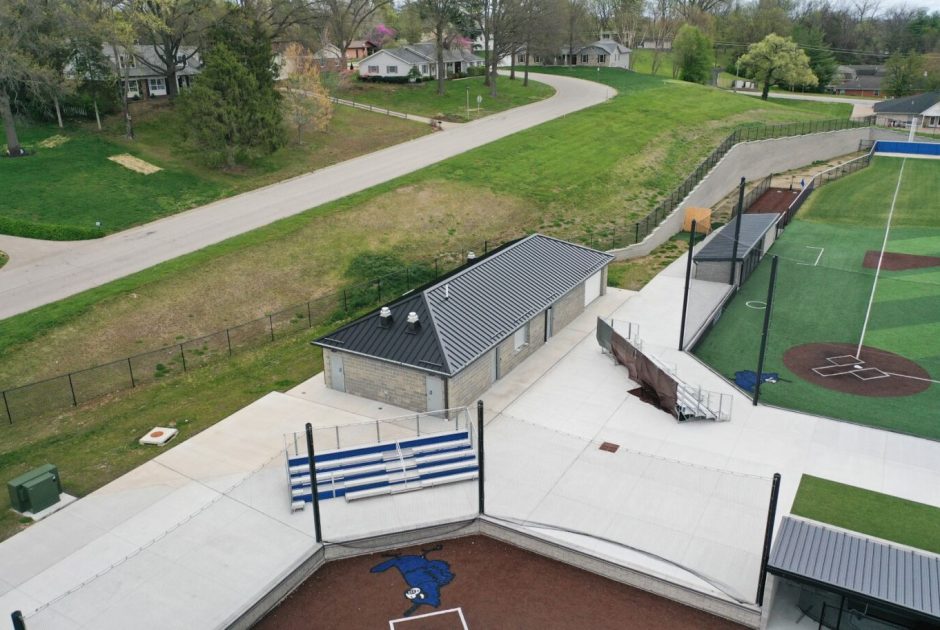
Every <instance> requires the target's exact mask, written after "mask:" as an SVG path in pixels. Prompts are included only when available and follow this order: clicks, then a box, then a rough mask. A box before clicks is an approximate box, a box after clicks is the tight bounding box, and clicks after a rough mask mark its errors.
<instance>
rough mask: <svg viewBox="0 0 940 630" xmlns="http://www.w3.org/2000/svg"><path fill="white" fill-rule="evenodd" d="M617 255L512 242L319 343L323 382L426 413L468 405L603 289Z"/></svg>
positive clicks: (552, 243)
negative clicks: (609, 264) (609, 266)
mask: <svg viewBox="0 0 940 630" xmlns="http://www.w3.org/2000/svg"><path fill="white" fill-rule="evenodd" d="M612 258H613V257H612V256H610V255H609V254H606V253H604V252H599V251H595V250H593V249H588V248H586V247H581V246H580V245H575V244H573V243H568V242H565V241H560V240H557V239H554V238H550V237H547V236H542V235H540V234H533V235H531V236H528V237H526V238H523V239H520V240H518V241H514V242H513V243H510V244H508V245H505V246H503V247H501V248H499V249H497V250H495V251H493V252H491V253H490V254H489V255H487V256H485V257H483V258H480V259H479V260H476V261H472V262H470V263H468V264H467V265H464V266H463V267H461V268H460V269H458V270H457V271H455V272H454V273H452V274H450V275H448V276H447V277H445V278H443V279H440V280H438V281H435V282H434V283H433V284H430V285H428V286H426V287H424V288H422V289H418V290H416V291H414V292H411V293H407V294H405V295H404V296H403V297H401V298H399V299H397V300H395V301H394V302H391V303H389V304H387V305H386V306H384V307H382V308H381V309H379V310H377V311H374V312H372V313H370V314H368V315H366V316H365V317H363V318H361V319H359V320H356V321H354V322H352V323H351V324H347V325H346V326H343V327H342V328H339V329H338V330H335V331H333V332H331V333H330V334H328V335H326V336H324V337H320V338H319V339H316V340H315V341H313V344H314V345H317V346H320V347H321V348H323V370H324V379H325V380H326V385H327V387H329V388H331V389H334V390H338V391H342V392H347V393H350V394H355V395H357V396H362V397H364V398H369V399H372V400H378V401H382V402H386V403H389V404H393V405H397V406H399V407H404V408H405V409H412V410H414V411H420V412H425V411H438V410H441V409H448V408H454V407H462V406H465V405H469V404H472V403H473V402H474V401H475V400H477V399H478V398H479V397H480V396H481V395H482V394H483V392H485V391H486V390H487V389H489V387H490V386H491V385H492V384H493V383H494V382H496V381H497V380H499V379H501V378H503V377H504V376H505V375H506V374H508V373H509V372H510V371H511V370H513V369H514V368H515V367H516V366H518V365H519V364H520V363H521V362H522V361H523V360H524V359H525V358H526V357H528V356H529V355H531V354H532V353H533V352H535V351H536V350H537V349H538V348H539V347H541V346H542V345H543V344H544V343H545V342H546V341H548V340H549V339H551V337H552V336H554V335H555V334H557V333H558V331H560V330H561V329H562V328H564V327H565V326H566V325H567V324H568V323H570V322H571V321H572V320H573V319H574V318H575V317H577V316H578V315H579V314H580V313H581V312H582V311H584V308H585V307H586V306H587V305H588V304H590V303H591V302H593V301H594V300H595V299H597V298H598V297H599V296H600V295H602V294H604V293H605V290H606V286H607V265H608V263H609V262H610V261H611V259H612Z"/></svg>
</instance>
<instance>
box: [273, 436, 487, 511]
mask: <svg viewBox="0 0 940 630" xmlns="http://www.w3.org/2000/svg"><path fill="white" fill-rule="evenodd" d="M287 468H288V476H289V479H290V493H291V509H292V510H301V509H303V507H304V504H305V503H309V502H311V501H312V500H313V489H312V486H311V480H310V461H309V458H308V457H307V456H306V455H302V456H295V457H290V456H289V455H288V458H287ZM477 471H478V466H477V457H476V452H475V451H474V449H473V444H472V442H471V439H470V432H469V431H466V430H464V431H452V432H448V433H438V434H435V435H430V436H424V437H416V438H411V439H407V440H397V441H392V442H380V443H378V444H371V445H369V446H359V447H353V448H345V449H337V450H331V451H323V452H319V453H317V454H316V489H317V496H318V498H319V499H320V500H321V501H323V500H325V499H333V498H338V497H344V498H345V499H346V501H354V500H356V499H363V498H367V497H371V496H379V495H383V494H394V493H398V492H409V491H412V490H420V489H422V488H427V487H431V486H436V485H442V484H446V483H453V482H457V481H464V480H468V479H475V478H476V477H477V474H478V473H477Z"/></svg>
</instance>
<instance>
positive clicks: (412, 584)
mask: <svg viewBox="0 0 940 630" xmlns="http://www.w3.org/2000/svg"><path fill="white" fill-rule="evenodd" d="M441 549H443V546H442V545H436V546H434V547H431V548H430V549H422V550H421V551H422V553H421V555H420V556H413V555H412V556H406V555H395V556H393V557H391V558H389V559H388V560H386V561H385V562H382V563H380V564H377V565H375V566H374V567H372V569H370V571H371V572H372V573H383V572H385V571H388V570H389V569H391V568H395V569H398V572H399V573H401V577H402V578H403V579H404V580H405V584H407V585H408V590H406V591H405V598H406V599H407V600H408V601H410V602H411V608H409V609H408V610H406V611H405V614H404V615H403V616H405V617H409V616H411V615H412V614H414V612H415V611H416V610H418V608H419V607H421V606H432V607H434V608H437V607H438V606H440V605H441V588H442V587H444V586H447V585H448V584H450V583H451V582H452V581H453V580H454V574H453V572H452V571H451V570H450V565H449V564H447V563H446V562H444V561H443V560H428V557H427V556H428V554H429V553H431V552H432V551H440V550H441Z"/></svg>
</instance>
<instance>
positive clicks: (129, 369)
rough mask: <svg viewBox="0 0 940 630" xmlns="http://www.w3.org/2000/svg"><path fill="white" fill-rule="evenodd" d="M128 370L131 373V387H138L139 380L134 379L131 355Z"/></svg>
mask: <svg viewBox="0 0 940 630" xmlns="http://www.w3.org/2000/svg"><path fill="white" fill-rule="evenodd" d="M127 372H128V373H129V374H130V375H131V387H137V382H136V381H134V366H133V365H131V358H130V357H127Z"/></svg>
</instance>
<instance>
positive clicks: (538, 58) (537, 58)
mask: <svg viewBox="0 0 940 630" xmlns="http://www.w3.org/2000/svg"><path fill="white" fill-rule="evenodd" d="M532 61H534V62H535V63H541V62H542V58H541V57H539V56H538V55H533V56H532Z"/></svg>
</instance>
